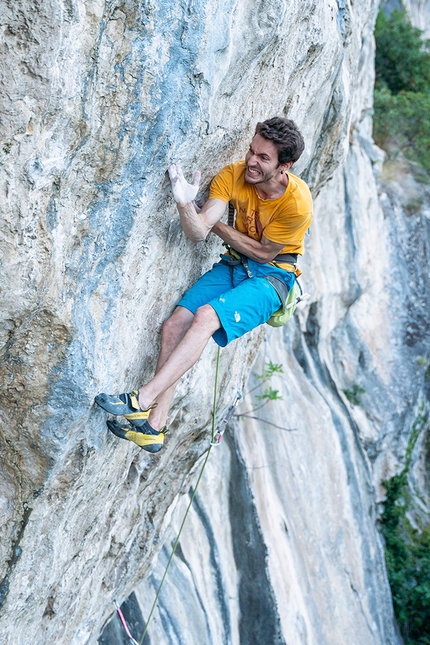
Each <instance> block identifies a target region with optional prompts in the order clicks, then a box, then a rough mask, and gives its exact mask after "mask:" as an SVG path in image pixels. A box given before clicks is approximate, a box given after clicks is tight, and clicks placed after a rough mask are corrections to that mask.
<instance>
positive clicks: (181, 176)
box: [176, 163, 184, 179]
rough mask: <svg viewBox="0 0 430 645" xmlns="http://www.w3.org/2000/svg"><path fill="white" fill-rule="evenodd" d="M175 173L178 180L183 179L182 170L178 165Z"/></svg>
mask: <svg viewBox="0 0 430 645" xmlns="http://www.w3.org/2000/svg"><path fill="white" fill-rule="evenodd" d="M176 171H177V173H178V177H179V179H184V173H183V172H182V168H181V166H180V165H179V164H178V163H177V164H176Z"/></svg>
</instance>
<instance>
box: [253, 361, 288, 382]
mask: <svg viewBox="0 0 430 645" xmlns="http://www.w3.org/2000/svg"><path fill="white" fill-rule="evenodd" d="M283 373H284V369H283V367H282V365H281V364H280V363H272V361H269V362H268V363H266V366H265V368H264V370H263V373H262V374H257V376H256V377H255V378H257V379H263V380H264V381H267V380H268V379H270V378H272V376H273V375H274V374H283Z"/></svg>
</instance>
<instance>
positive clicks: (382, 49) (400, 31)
mask: <svg viewBox="0 0 430 645" xmlns="http://www.w3.org/2000/svg"><path fill="white" fill-rule="evenodd" d="M375 39H376V56H375V73H376V85H375V94H374V133H373V134H374V138H375V141H376V143H377V144H378V145H379V146H381V147H382V148H384V149H385V150H387V151H388V152H389V153H390V154H393V153H394V154H396V152H397V153H398V152H399V151H402V152H403V153H404V154H405V156H406V157H408V158H409V159H412V160H414V161H416V162H418V163H419V164H420V165H421V166H422V167H423V168H425V169H426V170H427V171H428V170H430V120H429V118H428V115H429V110H430V52H429V46H430V41H428V40H424V39H423V38H422V32H421V31H420V30H419V29H416V28H415V27H413V26H412V25H411V24H410V22H409V20H408V18H407V16H406V14H405V13H404V12H399V11H394V12H393V13H392V14H391V15H390V16H389V17H387V16H385V14H384V13H383V12H381V13H380V14H379V15H378V19H377V21H376V28H375Z"/></svg>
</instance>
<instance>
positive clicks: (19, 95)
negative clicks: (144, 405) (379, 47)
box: [0, 0, 429, 645]
mask: <svg viewBox="0 0 430 645" xmlns="http://www.w3.org/2000/svg"><path fill="white" fill-rule="evenodd" d="M375 14H376V2H375V1H374V0H361V1H360V2H359V3H357V2H356V3H354V5H351V4H349V3H346V2H340V1H338V2H330V1H329V0H327V1H324V2H317V1H316V0H315V1H312V0H304V1H303V2H300V3H288V4H287V3H286V2H283V1H282V0H275V2H271V3H267V2H262V3H260V4H257V5H256V4H255V3H248V2H240V3H234V2H218V3H215V2H212V1H210V2H209V3H198V2H195V3H191V4H184V3H179V2H173V3H172V2H170V3H167V2H158V3H155V2H152V1H148V2H146V1H145V2H141V3H137V2H136V1H135V0H125V1H122V2H115V1H114V2H102V1H97V0H96V1H94V2H78V1H77V2H75V1H74V0H71V1H67V2H66V1H64V2H60V3H58V2H57V3H54V2H45V3H43V4H42V3H39V2H36V1H33V2H24V3H20V4H19V6H18V5H17V4H16V3H12V2H6V3H4V18H3V21H2V33H3V44H2V48H3V56H2V57H1V61H2V63H1V65H2V81H1V82H2V97H3V101H4V106H3V110H2V114H3V120H2V124H1V128H2V146H1V155H2V175H1V191H2V200H1V208H2V224H1V238H0V258H1V263H2V278H3V279H2V307H1V313H0V316H1V325H0V348H1V349H0V351H1V357H2V361H1V365H0V378H1V386H2V394H3V396H2V400H1V417H0V418H1V432H0V440H1V445H2V450H1V463H2V467H1V473H0V494H1V504H2V517H3V518H4V520H3V522H2V528H1V531H2V533H1V541H0V553H1V585H0V601H1V615H0V634H1V636H0V642H1V643H2V644H3V643H5V644H6V643H7V644H9V643H12V642H25V643H26V645H32V644H33V643H34V644H36V643H37V644H39V643H41V642H50V641H54V640H57V641H59V642H64V643H68V644H72V645H81V644H87V643H88V644H91V643H96V642H97V640H98V638H99V635H100V632H101V630H102V628H103V626H104V624H105V623H106V621H107V620H108V619H109V616H110V615H111V613H112V609H113V605H112V600H113V599H114V598H117V599H118V600H119V601H120V600H123V599H124V598H127V597H128V596H129V594H130V593H131V592H132V591H133V590H134V592H135V593H134V594H133V595H132V596H131V600H130V601H129V603H128V604H129V608H130V612H131V613H130V616H132V617H134V618H133V620H135V623H134V624H136V629H139V630H140V629H141V628H142V625H143V620H142V618H141V617H140V611H141V610H142V611H143V616H145V617H146V616H147V615H148V612H149V609H150V605H151V603H152V599H153V597H154V593H155V592H154V587H156V584H157V580H158V579H159V577H160V571H162V568H163V563H165V562H166V559H167V557H168V553H169V551H170V545H171V540H172V539H173V537H174V535H175V531H176V530H177V528H178V526H179V523H180V521H181V518H182V515H183V511H184V504H185V503H186V499H187V496H186V495H185V493H187V492H188V490H189V488H190V486H192V485H193V484H194V483H195V481H196V476H197V471H198V468H199V466H200V464H201V458H202V455H203V453H204V452H205V450H206V449H207V446H208V442H209V437H210V425H211V410H212V396H213V380H214V364H215V357H216V348H215V346H214V344H212V343H210V344H209V345H208V347H207V349H206V350H205V352H204V354H203V357H202V359H201V360H200V362H199V363H198V365H197V366H196V367H195V368H194V369H193V370H192V371H191V372H190V373H189V374H188V375H187V376H186V377H185V378H184V379H182V381H181V383H180V385H179V387H178V390H177V393H176V395H175V399H174V404H173V408H172V414H171V420H170V434H169V436H168V441H167V445H166V447H165V448H164V449H163V451H162V453H161V454H160V455H159V456H150V455H148V454H146V453H143V451H140V450H138V449H137V448H136V447H135V446H132V445H129V444H127V443H126V442H123V443H121V442H118V441H116V440H115V439H114V438H113V437H110V436H108V434H107V432H106V426H105V415H104V414H103V413H102V412H101V411H100V410H96V409H95V408H94V407H93V405H92V400H93V396H94V395H95V394H96V393H97V392H99V391H101V390H104V391H124V390H127V389H129V388H130V387H132V386H135V385H136V383H137V382H141V381H144V380H145V379H147V378H148V377H149V376H151V374H152V373H153V370H154V367H155V360H156V355H157V350H158V343H159V332H160V328H161V323H162V321H163V320H164V319H165V317H166V316H167V315H168V314H169V312H170V311H171V310H172V308H173V306H174V305H175V302H176V301H177V300H178V298H179V297H180V295H181V293H182V292H183V291H184V290H185V289H186V288H187V287H188V286H189V285H190V284H191V283H192V282H193V281H194V280H195V279H196V278H197V277H198V276H199V275H200V274H201V272H203V271H204V270H206V269H207V268H208V267H210V265H211V263H212V262H213V261H214V259H216V258H217V254H218V253H219V250H220V245H219V242H218V241H217V239H215V238H211V239H209V240H208V242H206V243H205V244H202V245H199V246H197V247H194V246H192V244H191V243H190V242H189V241H188V240H187V239H186V238H185V237H184V236H183V234H182V233H181V230H180V226H179V223H178V219H177V215H176V212H175V208H174V205H173V203H172V199H171V197H170V194H169V189H168V182H167V180H166V176H165V169H166V166H167V163H168V162H169V161H171V160H178V159H181V160H182V161H183V165H184V168H185V171H186V172H187V173H189V174H191V173H192V172H193V171H194V169H196V168H199V169H200V170H201V171H202V177H203V181H202V195H203V194H204V192H205V190H206V189H207V187H208V184H209V181H210V179H211V177H212V176H213V175H214V174H215V173H216V172H217V171H218V170H219V169H220V168H221V167H223V165H225V164H226V163H228V162H230V161H232V160H235V159H238V158H241V157H242V156H243V154H244V151H245V150H246V147H247V144H248V142H249V138H250V137H251V136H252V132H253V128H254V126H255V122H256V121H258V120H261V119H264V118H267V117H268V116H272V115H274V114H283V113H285V114H288V115H289V116H290V117H291V118H293V119H295V120H296V121H297V123H298V124H299V126H300V128H301V130H302V132H303V134H304V136H305V140H306V143H307V149H306V152H305V154H304V156H303V158H302V159H301V160H300V162H299V164H298V165H297V167H296V168H295V172H296V173H297V174H301V176H302V177H303V178H305V179H306V180H307V181H308V182H309V185H310V186H311V189H312V191H313V194H314V196H315V197H316V198H317V199H316V217H315V224H314V225H313V227H312V233H311V237H310V238H309V240H308V244H307V255H306V258H305V261H304V262H303V267H302V268H303V270H304V278H305V279H304V281H303V284H304V285H305V287H306V289H307V290H309V291H311V293H312V300H311V303H312V304H311V305H310V306H309V307H307V308H303V310H302V311H300V312H299V314H298V316H297V318H296V320H295V322H294V323H292V324H291V325H290V326H289V327H288V328H285V329H283V330H274V331H273V332H270V333H268V334H267V335H266V336H265V333H266V330H264V329H259V330H256V331H255V332H253V333H252V334H250V335H249V336H248V337H246V338H244V339H242V340H240V341H238V342H236V343H233V344H232V346H231V347H229V348H228V349H226V350H223V351H222V354H221V361H220V382H219V391H220V394H219V402H218V411H219V414H220V415H221V414H222V412H223V411H225V409H226V408H227V407H228V405H229V404H230V402H231V400H232V399H233V397H234V395H235V394H236V392H237V391H238V390H242V389H243V388H244V387H245V382H246V380H247V377H248V374H249V372H250V370H251V365H252V364H253V362H254V360H255V359H256V357H257V354H258V357H257V362H256V367H255V368H254V370H255V371H256V373H257V374H258V373H259V372H260V373H261V371H262V369H263V365H264V362H265V361H267V360H272V361H273V362H276V363H282V364H283V366H284V377H283V378H280V379H278V380H277V381H276V387H277V388H278V389H279V390H280V393H281V394H282V396H283V401H282V403H281V402H274V403H273V405H272V406H271V408H269V406H267V409H266V408H265V409H264V412H265V413H266V411H267V413H268V414H269V416H268V417H264V418H265V419H266V422H264V423H261V422H258V421H256V420H254V419H248V418H246V421H245V422H244V421H239V420H237V421H236V423H235V424H234V425H233V426H232V428H231V429H230V430H229V434H228V436H227V437H226V439H225V440H224V442H223V443H222V444H221V447H220V448H217V450H218V452H217V453H215V454H214V455H211V459H210V461H209V465H208V467H207V471H206V472H205V476H204V479H203V481H202V484H201V488H200V489H199V493H198V496H197V498H196V504H195V506H194V507H193V510H192V511H191V516H190V518H189V522H188V523H187V525H186V528H185V533H184V535H183V537H182V539H181V542H180V549H179V551H178V553H177V556H176V557H175V558H174V560H173V564H172V568H171V572H170V574H169V578H168V580H167V582H166V587H165V589H164V590H163V595H162V596H161V598H160V604H159V609H157V611H156V614H155V615H154V619H153V623H152V624H151V628H150V630H153V631H150V637H151V642H157V643H160V645H161V644H164V643H178V642H181V643H187V645H188V644H192V643H196V644H197V643H199V644H200V645H201V643H203V642H204V643H208V645H209V644H211V645H212V644H216V643H232V644H233V643H234V644H236V643H244V644H247V643H251V642H262V643H270V644H272V643H286V642H288V643H308V644H315V645H321V644H322V643H327V644H330V645H336V644H337V643H339V645H340V644H341V643H342V645H343V643H345V642H350V643H356V644H357V645H367V644H368V643H369V642H372V643H375V644H377V643H381V645H382V644H384V645H386V644H387V643H398V642H400V641H399V639H398V637H397V636H396V631H395V627H394V621H393V616H392V609H391V602H390V593H389V589H388V586H387V580H386V574H385V568H384V560H383V550H382V543H381V540H380V538H379V535H378V531H377V528H376V521H377V506H376V503H377V502H378V501H379V500H380V499H381V498H382V495H383V490H382V489H381V486H380V483H381V481H382V480H383V479H385V478H387V477H389V476H391V475H392V474H393V473H394V472H395V471H396V468H398V467H399V465H400V464H401V460H402V456H403V454H404V451H405V447H406V443H407V438H408V432H409V429H410V424H411V422H412V420H413V418H414V415H415V414H416V406H417V402H418V401H419V400H420V396H422V395H421V392H422V388H421V381H420V379H421V380H422V377H423V371H424V370H423V367H422V366H419V365H418V364H417V362H416V359H417V357H419V356H423V355H424V353H425V344H426V341H427V339H428V327H426V326H425V325H426V324H427V322H426V320H427V319H426V318H425V317H424V316H423V311H422V307H423V302H422V294H423V293H426V294H428V293H429V290H428V273H426V272H425V270H424V268H423V266H422V265H423V263H422V262H421V261H420V258H422V257H423V254H424V253H425V251H426V248H428V246H427V247H426V246H425V245H426V244H428V219H426V215H425V211H424V210H421V211H420V213H415V214H414V216H413V219H412V220H410V219H408V218H407V217H406V215H405V212H404V211H403V210H402V209H401V208H400V206H399V204H400V202H399V200H400V201H401V199H403V197H402V196H401V195H400V197H399V196H397V193H396V189H395V188H390V189H388V188H387V189H386V190H385V189H384V190H385V194H384V196H383V204H384V211H382V210H381V208H380V206H379V204H378V195H377V189H376V184H375V178H374V170H375V168H372V164H373V165H374V166H375V167H377V166H378V162H379V157H378V152H377V151H376V150H375V149H374V147H373V146H372V143H371V137H370V127H371V124H370V113H371V94H372V81H373V76H372V54H373V38H372V29H373V23H374V19H375ZM344 162H345V163H344ZM411 190H412V188H411ZM414 190H415V188H414ZM384 213H385V216H384ZM418 233H419V234H418ZM408 235H409V236H410V238H409V240H408V239H407V236H408ZM411 240H412V241H413V240H415V242H416V245H417V254H413V257H414V258H416V259H414V260H413V262H412V271H413V272H415V277H416V279H417V280H420V281H421V282H420V286H422V289H421V288H420V289H419V290H418V289H417V290H416V291H415V290H414V286H413V282H412V281H411V279H410V277H409V275H410V274H408V269H410V268H411V262H409V261H408V260H410V257H409V254H412V252H413V250H414V247H413V244H412V242H411ZM423 240H426V242H425V243H424V242H423ZM399 249H401V254H400V255H399ZM414 263H415V264H414ZM393 295H394V296H395V297H394V298H393V297H392V296H393ZM393 303H394V304H393ZM427 304H428V303H427ZM408 307H410V311H409V310H408ZM263 339H264V342H262V341H263ZM260 346H261V350H260V353H258V352H259V348H260ZM357 383H358V384H360V385H362V387H363V388H364V389H365V390H366V393H365V394H363V395H362V405H361V406H351V404H350V403H349V402H348V400H347V399H346V398H345V396H344V394H343V392H342V390H343V389H346V388H351V387H353V385H354V384H357ZM251 387H252V381H251V385H247V386H246V388H245V391H248V390H249V389H250V388H251ZM243 405H244V406H245V407H244V408H242V409H241V411H242V413H243V412H244V411H245V412H246V409H249V406H252V396H250V397H248V399H247V400H246V401H245V403H244V404H243ZM246 406H248V407H246ZM257 416H259V415H258V414H257ZM267 421H269V422H271V423H272V424H275V425H276V426H279V427H281V428H283V430H280V429H279V428H277V427H275V426H272V425H268V424H267ZM285 428H287V430H290V431H288V432H286V431H285ZM420 446H421V448H420ZM423 446H424V443H423V442H421V443H420V444H419V443H418V444H417V450H421V452H419V454H418V452H417V455H416V460H415V463H416V469H415V472H416V481H417V482H418V484H417V485H418V486H419V487H420V490H421V491H423V494H428V490H427V489H426V488H425V486H426V485H427V486H428V479H427V480H426V478H425V476H424V475H423V472H424V473H425V468H424V470H423V459H424V456H425V454H424V447H423ZM214 452H215V451H214ZM426 490H427V492H426ZM158 554H159V560H158ZM142 581H143V582H142ZM116 630H117V626H116V625H115V624H114V623H110V624H109V626H108V627H107V628H106V629H105V630H104V632H103V635H102V636H101V637H100V642H104V643H113V642H115V643H117V642H118V643H119V642H121V641H120V639H121V638H122V636H121V634H122V632H118V631H116ZM135 636H136V637H138V632H136V633H135ZM124 642H126V641H124Z"/></svg>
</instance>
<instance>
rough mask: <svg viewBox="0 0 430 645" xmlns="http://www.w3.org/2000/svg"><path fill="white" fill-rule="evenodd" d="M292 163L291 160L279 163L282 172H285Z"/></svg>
mask: <svg viewBox="0 0 430 645" xmlns="http://www.w3.org/2000/svg"><path fill="white" fill-rule="evenodd" d="M292 165H293V162H292V161H287V162H286V163H283V164H282V165H281V170H282V172H287V170H289V169H290V168H291V166H292Z"/></svg>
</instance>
